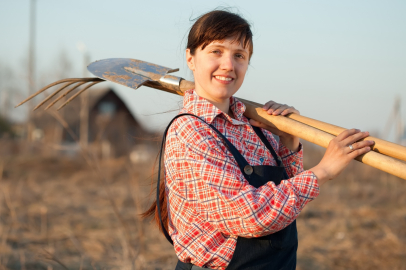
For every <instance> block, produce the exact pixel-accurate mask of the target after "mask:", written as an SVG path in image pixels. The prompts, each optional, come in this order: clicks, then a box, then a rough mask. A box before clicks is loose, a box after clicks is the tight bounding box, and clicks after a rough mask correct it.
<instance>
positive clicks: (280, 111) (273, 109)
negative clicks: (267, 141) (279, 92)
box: [250, 100, 300, 152]
mask: <svg viewBox="0 0 406 270" xmlns="http://www.w3.org/2000/svg"><path fill="white" fill-rule="evenodd" d="M262 109H263V110H264V111H267V113H268V114H269V115H288V114H290V113H296V114H300V112H299V111H298V110H296V109H295V108H294V107H291V106H288V105H286V104H280V103H276V102H275V101H272V100H271V101H268V102H267V103H265V105H264V106H263V107H262ZM250 123H251V125H253V126H256V127H260V128H264V129H267V130H269V131H270V132H272V133H273V134H275V135H277V136H279V138H280V140H281V142H282V143H283V145H284V146H286V147H287V148H288V149H290V150H291V151H295V152H296V151H298V150H299V138H298V137H296V136H293V135H291V134H288V133H285V132H283V131H280V130H279V129H277V128H275V127H271V126H268V125H266V124H263V123H261V122H258V121H256V120H253V119H250Z"/></svg>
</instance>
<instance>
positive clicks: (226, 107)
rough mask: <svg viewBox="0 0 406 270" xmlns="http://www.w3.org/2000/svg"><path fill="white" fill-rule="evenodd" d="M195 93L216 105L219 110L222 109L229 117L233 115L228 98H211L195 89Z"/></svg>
mask: <svg viewBox="0 0 406 270" xmlns="http://www.w3.org/2000/svg"><path fill="white" fill-rule="evenodd" d="M195 93H196V94H197V95H198V96H199V97H202V98H204V99H206V100H207V101H209V102H210V103H211V104H213V105H214V106H216V107H217V108H218V109H219V110H220V111H222V112H223V113H225V114H228V115H229V116H230V117H232V118H234V117H233V113H232V111H231V110H230V98H227V99H224V100H213V98H211V97H208V96H206V95H205V94H204V92H201V91H198V90H196V89H195Z"/></svg>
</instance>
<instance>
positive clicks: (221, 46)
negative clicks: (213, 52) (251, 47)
mask: <svg viewBox="0 0 406 270" xmlns="http://www.w3.org/2000/svg"><path fill="white" fill-rule="evenodd" d="M211 47H220V48H225V47H226V46H224V45H221V44H210V45H208V46H207V48H211ZM235 51H237V52H244V53H248V51H247V50H246V49H236V50H235Z"/></svg>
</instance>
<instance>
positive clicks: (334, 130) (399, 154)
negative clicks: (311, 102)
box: [239, 98, 406, 161]
mask: <svg viewBox="0 0 406 270" xmlns="http://www.w3.org/2000/svg"><path fill="white" fill-rule="evenodd" d="M239 100H241V101H242V99H240V98H239ZM244 101H247V100H244ZM249 102H250V103H251V104H252V105H254V106H257V107H262V105H261V104H259V103H255V102H252V101H249ZM286 117H288V118H290V119H294V120H296V121H298V122H301V123H303V124H306V125H309V126H311V127H314V128H317V129H320V130H321V131H325V132H327V133H330V134H332V135H335V136H337V135H338V134H340V133H341V132H343V131H344V130H346V129H345V128H342V127H339V126H335V125H332V124H328V123H325V122H322V121H319V120H316V119H312V118H309V117H306V116H303V115H299V114H294V113H292V114H289V115H287V116H286ZM363 140H371V141H374V142H375V144H374V145H373V147H372V150H374V151H375V152H377V153H381V154H384V155H387V156H390V157H393V158H397V159H400V160H403V161H406V147H405V146H402V145H399V144H396V143H392V142H388V141H385V140H382V139H379V138H375V137H372V136H368V137H366V138H365V139H363Z"/></svg>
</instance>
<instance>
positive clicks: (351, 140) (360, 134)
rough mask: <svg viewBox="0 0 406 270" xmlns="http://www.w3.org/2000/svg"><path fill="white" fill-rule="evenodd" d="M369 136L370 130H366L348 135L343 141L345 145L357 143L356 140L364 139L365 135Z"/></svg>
mask: <svg viewBox="0 0 406 270" xmlns="http://www.w3.org/2000/svg"><path fill="white" fill-rule="evenodd" d="M368 136H369V132H368V131H365V132H358V133H355V134H353V135H351V136H348V137H347V138H345V139H344V140H342V141H341V143H342V144H343V145H350V144H353V143H355V142H356V141H359V140H361V139H363V138H365V137H368Z"/></svg>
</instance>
